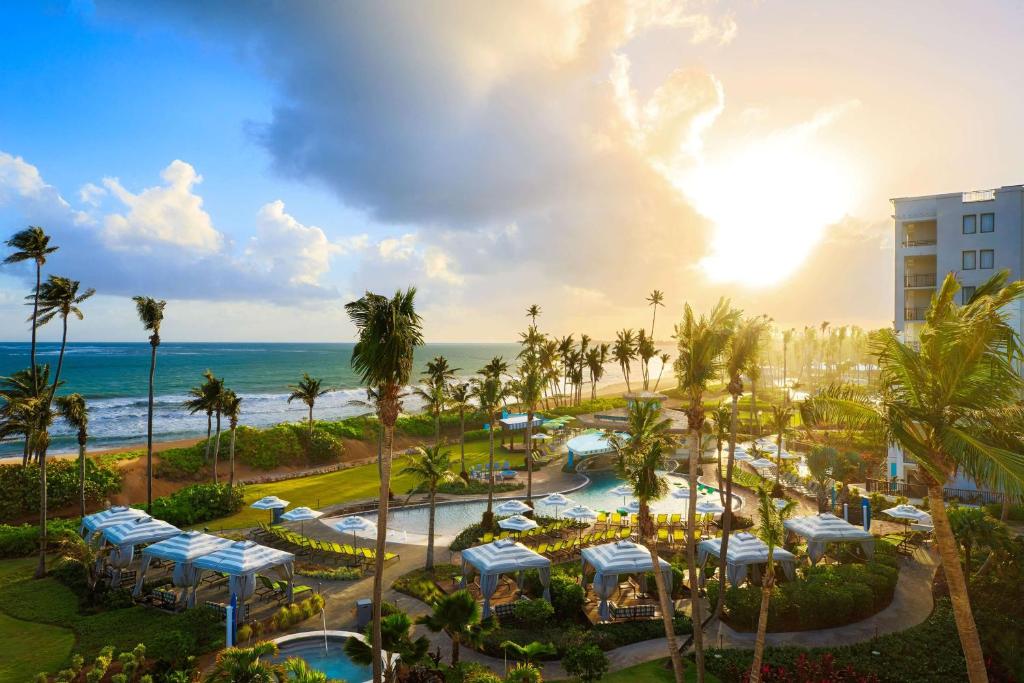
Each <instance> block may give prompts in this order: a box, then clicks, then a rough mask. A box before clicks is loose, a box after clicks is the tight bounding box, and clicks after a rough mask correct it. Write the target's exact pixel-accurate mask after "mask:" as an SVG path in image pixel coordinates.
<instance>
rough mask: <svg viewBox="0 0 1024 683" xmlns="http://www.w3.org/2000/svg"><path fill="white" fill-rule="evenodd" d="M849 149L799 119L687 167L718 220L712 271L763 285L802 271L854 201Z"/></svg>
mask: <svg viewBox="0 0 1024 683" xmlns="http://www.w3.org/2000/svg"><path fill="white" fill-rule="evenodd" d="M842 156H843V155H841V154H840V153H839V152H838V151H837V150H835V149H832V148H829V147H828V146H827V145H824V144H823V143H821V142H820V141H818V140H816V139H815V137H814V136H813V135H812V134H810V133H808V132H807V131H806V130H802V129H801V128H799V127H798V128H796V129H792V130H790V131H786V132H783V133H779V134H775V135H772V136H769V137H767V138H763V139H760V140H753V141H748V142H745V143H743V144H742V145H740V146H738V147H737V148H734V149H733V150H731V151H729V152H726V153H725V154H723V155H722V156H720V157H718V158H717V159H716V160H715V161H713V162H706V163H702V164H701V165H700V166H698V167H697V168H695V169H693V170H691V171H690V172H688V173H686V174H685V176H684V177H683V178H681V179H680V181H679V182H678V183H677V184H678V186H679V188H680V189H681V190H682V191H683V192H684V193H685V194H686V195H687V197H688V198H689V199H690V201H691V202H692V203H693V205H694V207H695V208H696V209H697V211H698V212H700V213H701V214H702V215H703V216H705V217H707V218H708V219H709V220H710V221H711V222H712V223H713V224H714V226H715V231H714V234H713V236H712V239H711V244H710V249H709V252H708V254H707V255H706V256H705V257H704V258H703V259H701V261H700V267H701V268H702V269H703V270H704V272H705V273H706V274H707V275H708V277H709V278H710V279H711V280H713V281H715V282H736V283H740V284H743V285H747V286H752V287H760V286H768V285H773V284H777V283H779V282H781V281H782V280H784V279H785V278H787V277H788V276H789V275H791V274H792V273H793V272H795V271H796V269H797V268H799V267H800V265H801V264H803V263H804V261H805V260H806V259H807V258H808V256H809V255H810V254H811V253H812V251H813V250H814V247H815V246H816V245H817V244H818V243H819V242H820V241H821V238H822V236H823V234H824V232H825V228H826V227H827V226H829V225H830V224H832V223H835V222H837V221H838V220H840V219H841V218H842V217H843V216H844V215H845V214H846V213H847V211H848V210H849V208H850V206H851V203H852V198H853V195H854V187H853V178H852V177H851V174H850V173H849V171H848V170H847V168H848V167H847V166H846V165H845V164H844V163H843V158H842Z"/></svg>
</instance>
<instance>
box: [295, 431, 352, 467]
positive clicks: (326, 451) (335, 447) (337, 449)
mask: <svg viewBox="0 0 1024 683" xmlns="http://www.w3.org/2000/svg"><path fill="white" fill-rule="evenodd" d="M302 441H303V445H304V446H305V448H306V458H307V460H308V461H309V463H310V464H312V465H319V464H323V463H328V462H337V461H338V460H341V456H342V455H344V454H345V446H344V445H343V444H342V443H341V439H339V438H338V437H336V436H334V435H333V434H328V433H327V432H324V431H322V430H319V429H316V428H315V427H314V429H313V438H312V439H310V437H309V433H308V432H303V433H302Z"/></svg>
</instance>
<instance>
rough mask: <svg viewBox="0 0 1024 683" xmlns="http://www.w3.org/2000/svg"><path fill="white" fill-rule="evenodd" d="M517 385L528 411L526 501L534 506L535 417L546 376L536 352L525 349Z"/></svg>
mask: <svg viewBox="0 0 1024 683" xmlns="http://www.w3.org/2000/svg"><path fill="white" fill-rule="evenodd" d="M517 379H518V382H517V383H516V387H517V389H518V396H517V398H518V399H519V403H520V405H521V406H522V407H523V410H525V411H526V436H525V441H524V443H523V447H524V454H525V457H526V502H527V504H528V505H530V506H531V507H533V418H534V415H536V413H537V406H538V404H539V403H540V401H541V397H542V394H543V391H544V377H543V374H542V370H541V367H540V363H539V362H538V360H537V357H536V354H535V353H533V352H532V351H530V350H529V348H527V349H524V354H523V355H521V357H520V362H519V374H518V377H517Z"/></svg>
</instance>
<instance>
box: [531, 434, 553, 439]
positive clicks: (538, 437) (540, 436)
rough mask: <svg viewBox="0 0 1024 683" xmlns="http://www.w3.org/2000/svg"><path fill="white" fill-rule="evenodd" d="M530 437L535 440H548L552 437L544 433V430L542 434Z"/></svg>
mask: <svg viewBox="0 0 1024 683" xmlns="http://www.w3.org/2000/svg"><path fill="white" fill-rule="evenodd" d="M530 438H531V439H533V440H534V441H547V440H548V439H550V438H552V437H551V435H550V434H544V433H543V432H541V433H540V434H534V435H533V436H531V437H530Z"/></svg>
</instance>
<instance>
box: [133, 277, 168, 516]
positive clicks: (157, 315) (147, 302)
mask: <svg viewBox="0 0 1024 683" xmlns="http://www.w3.org/2000/svg"><path fill="white" fill-rule="evenodd" d="M132 300H133V301H134V302H135V311H136V312H137V313H138V314H139V320H141V321H142V327H143V328H144V329H145V330H147V331H149V332H152V334H151V335H149V347H150V354H149V406H148V410H147V413H146V512H150V513H151V512H153V376H154V374H155V373H156V347H158V346H160V323H162V322H163V320H164V307H165V306H166V305H167V302H166V301H162V300H157V299H153V298H151V297H148V296H136V297H133V298H132Z"/></svg>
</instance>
